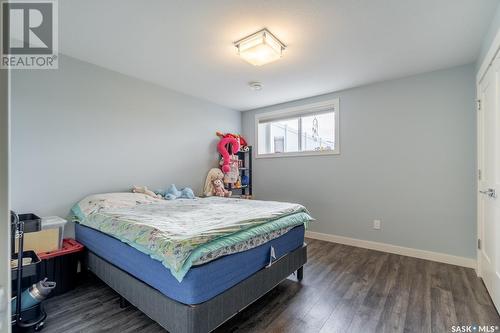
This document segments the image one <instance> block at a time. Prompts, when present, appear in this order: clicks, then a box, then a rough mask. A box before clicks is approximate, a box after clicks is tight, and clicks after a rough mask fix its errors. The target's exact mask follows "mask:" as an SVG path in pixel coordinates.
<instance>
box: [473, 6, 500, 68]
mask: <svg viewBox="0 0 500 333" xmlns="http://www.w3.org/2000/svg"><path fill="white" fill-rule="evenodd" d="M498 29H500V4H499V5H498V7H497V10H496V11H495V16H494V17H493V20H492V21H491V24H490V27H489V29H488V31H487V33H486V35H485V36H484V38H483V42H482V43H481V50H480V51H479V56H478V59H477V62H476V70H479V67H480V66H481V64H482V63H483V60H484V58H485V57H486V53H488V51H489V49H490V46H491V43H492V42H493V40H494V39H495V36H496V35H497V32H498Z"/></svg>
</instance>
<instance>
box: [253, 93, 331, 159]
mask: <svg viewBox="0 0 500 333" xmlns="http://www.w3.org/2000/svg"><path fill="white" fill-rule="evenodd" d="M328 109H333V110H334V117H335V118H334V119H335V148H334V149H333V150H311V151H298V152H289V153H272V154H259V122H261V121H265V120H268V121H270V120H279V119H284V118H293V117H298V116H306V115H307V114H310V113H315V112H321V111H326V110H328ZM339 120H340V100H339V98H334V99H330V100H326V101H322V102H317V103H309V104H305V105H300V106H293V107H289V108H286V109H282V110H277V111H272V112H266V113H258V114H256V115H255V136H254V137H255V145H256V147H257V149H254V151H255V154H254V155H255V158H276V157H295V156H321V155H338V154H340V131H339V129H340V122H339ZM299 139H300V138H299Z"/></svg>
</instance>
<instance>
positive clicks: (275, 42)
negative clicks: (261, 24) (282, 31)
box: [234, 28, 286, 66]
mask: <svg viewBox="0 0 500 333" xmlns="http://www.w3.org/2000/svg"><path fill="white" fill-rule="evenodd" d="M234 46H236V48H237V49H238V54H239V55H240V57H241V58H243V59H244V60H245V61H247V62H249V63H251V64H252V65H254V66H262V65H265V64H267V63H270V62H272V61H275V60H278V59H279V58H281V56H282V55H283V50H284V49H285V48H286V46H285V44H283V43H282V42H281V41H280V40H279V39H278V38H276V36H274V35H273V34H272V33H271V32H269V30H267V29H265V28H264V29H262V30H260V31H257V32H256V33H253V34H251V35H250V36H247V37H245V38H242V39H240V40H239V41H236V42H234Z"/></svg>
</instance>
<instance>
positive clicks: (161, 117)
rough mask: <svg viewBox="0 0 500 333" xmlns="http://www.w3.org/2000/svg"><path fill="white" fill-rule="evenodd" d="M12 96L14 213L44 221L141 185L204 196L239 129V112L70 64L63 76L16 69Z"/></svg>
mask: <svg viewBox="0 0 500 333" xmlns="http://www.w3.org/2000/svg"><path fill="white" fill-rule="evenodd" d="M26 92H29V94H28V93H26ZM12 93H13V94H12V193H11V196H12V207H13V209H15V210H17V211H19V212H34V213H37V214H40V215H42V216H46V215H53V214H55V215H60V216H66V215H67V213H68V212H69V209H70V208H71V206H72V205H73V204H74V203H75V202H76V201H78V200H80V199H81V198H83V197H84V196H86V195H88V194H92V193H103V192H111V191H122V190H128V189H129V188H130V187H131V186H132V185H134V184H137V185H141V184H143V185H147V186H149V187H150V188H152V189H156V188H165V187H166V186H168V185H169V184H171V183H175V184H178V185H179V186H191V187H192V188H193V189H194V190H195V192H198V193H201V191H202V184H203V182H204V181H205V176H206V173H207V172H208V169H209V168H211V167H212V166H214V165H216V161H217V153H216V142H217V137H216V135H215V131H216V130H221V131H236V132H238V131H239V130H240V124H241V114H240V113H239V112H237V111H232V110H229V109H227V108H224V107H221V106H218V105H215V104H212V103H210V102H207V101H203V100H199V99H196V98H193V97H190V96H187V95H183V94H180V93H177V92H173V91H170V90H167V89H165V88H162V87H160V86H157V85H154V84H151V83H147V82H144V81H140V80H137V79H134V78H131V77H128V76H125V75H122V74H119V73H116V72H113V71H109V70H106V69H104V68H101V67H97V66H94V65H91V64H88V63H85V62H81V61H78V60H76V59H73V58H69V57H65V56H63V57H61V58H60V63H59V70H40V71H15V73H13V77H12Z"/></svg>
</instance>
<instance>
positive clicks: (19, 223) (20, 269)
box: [11, 212, 47, 332]
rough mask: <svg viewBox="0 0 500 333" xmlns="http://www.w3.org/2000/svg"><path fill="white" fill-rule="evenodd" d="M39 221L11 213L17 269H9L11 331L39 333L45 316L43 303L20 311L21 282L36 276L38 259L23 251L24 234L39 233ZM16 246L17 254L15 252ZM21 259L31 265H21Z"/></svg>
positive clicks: (31, 216)
mask: <svg viewBox="0 0 500 333" xmlns="http://www.w3.org/2000/svg"><path fill="white" fill-rule="evenodd" d="M41 227H42V221H41V219H40V218H39V217H38V216H36V215H34V214H20V215H17V214H16V213H15V212H11V235H12V237H11V258H12V259H13V260H15V259H17V267H15V268H11V270H12V271H11V273H12V297H13V299H14V298H16V307H15V309H13V314H12V317H11V324H12V330H13V331H14V332H16V331H24V330H28V329H34V330H35V331H40V330H41V329H42V328H43V326H44V324H45V319H46V318H47V314H46V313H45V311H44V309H43V302H40V303H39V304H37V305H35V306H32V307H30V308H28V309H25V310H23V311H21V302H22V292H23V280H25V279H27V278H34V277H36V276H37V274H38V273H37V266H38V265H39V264H40V258H39V257H38V256H37V254H36V253H35V252H34V251H24V248H23V246H24V244H23V243H24V234H25V233H27V232H36V231H40V230H41ZM16 244H17V252H16ZM23 258H31V263H30V264H27V265H23Z"/></svg>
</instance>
